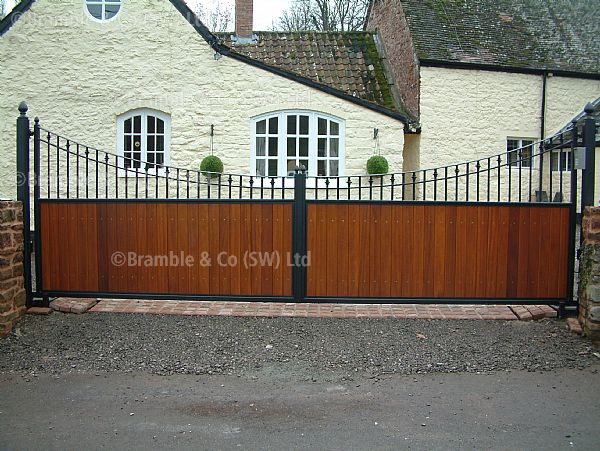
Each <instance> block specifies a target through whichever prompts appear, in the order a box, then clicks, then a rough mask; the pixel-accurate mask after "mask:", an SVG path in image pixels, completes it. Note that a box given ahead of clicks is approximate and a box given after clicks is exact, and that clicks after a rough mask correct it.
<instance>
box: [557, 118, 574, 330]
mask: <svg viewBox="0 0 600 451" xmlns="http://www.w3.org/2000/svg"><path fill="white" fill-rule="evenodd" d="M571 127H572V131H571V158H570V162H569V163H570V166H569V167H570V168H571V193H570V199H569V200H570V203H571V206H570V210H569V223H570V228H569V263H568V266H567V267H568V276H567V277H568V279H567V299H568V300H569V301H573V300H574V297H575V293H574V291H575V258H577V257H576V249H575V248H576V246H577V243H576V241H577V240H576V235H577V170H576V169H575V149H576V148H577V141H578V140H579V137H578V136H577V121H576V120H573V121H572V122H571ZM565 313H566V311H565V304H564V302H561V303H559V310H558V316H559V318H564V317H565Z"/></svg>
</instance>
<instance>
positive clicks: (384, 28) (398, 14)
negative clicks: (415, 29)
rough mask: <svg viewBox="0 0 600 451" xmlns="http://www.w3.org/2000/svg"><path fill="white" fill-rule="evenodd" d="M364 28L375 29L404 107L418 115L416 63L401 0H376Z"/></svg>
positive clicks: (417, 64)
mask: <svg viewBox="0 0 600 451" xmlns="http://www.w3.org/2000/svg"><path fill="white" fill-rule="evenodd" d="M367 29H368V30H370V31H377V33H378V35H379V37H380V39H381V41H382V44H383V45H384V47H385V56H386V58H387V62H388V63H389V69H390V71H391V72H392V75H393V82H394V85H395V87H396V89H397V90H398V93H399V94H400V98H401V100H402V103H403V104H404V107H405V108H406V109H407V110H408V111H409V112H410V113H411V114H412V115H413V116H415V117H419V63H418V61H417V55H416V53H415V49H414V46H413V41H412V36H411V34H410V30H409V28H408V22H407V20H406V16H405V14H404V11H403V10H402V5H401V3H400V0H376V1H375V2H373V5H372V7H371V13H370V15H369V21H368V24H367Z"/></svg>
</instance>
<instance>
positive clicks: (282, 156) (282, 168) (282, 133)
mask: <svg viewBox="0 0 600 451" xmlns="http://www.w3.org/2000/svg"><path fill="white" fill-rule="evenodd" d="M278 117H279V124H278V126H277V133H278V135H277V143H278V144H277V175H279V176H286V175H287V160H286V159H287V142H286V134H287V130H286V125H285V122H286V119H287V117H286V114H285V113H279V115H278Z"/></svg>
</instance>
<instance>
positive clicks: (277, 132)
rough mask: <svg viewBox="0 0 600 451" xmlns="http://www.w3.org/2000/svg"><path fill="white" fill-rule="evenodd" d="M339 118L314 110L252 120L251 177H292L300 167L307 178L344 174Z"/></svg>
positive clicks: (341, 122)
mask: <svg viewBox="0 0 600 451" xmlns="http://www.w3.org/2000/svg"><path fill="white" fill-rule="evenodd" d="M344 134H345V125H344V121H343V120H342V119H339V118H336V117H333V116H330V115H327V114H323V113H317V112H314V111H280V112H277V113H271V114H267V115H263V116H259V117H256V118H254V119H253V120H252V164H251V166H252V167H251V170H252V173H253V174H256V175H258V176H268V177H282V176H293V175H294V170H295V168H296V167H297V166H301V165H302V166H304V167H306V168H307V170H308V175H310V176H326V177H337V176H342V175H344V170H345V164H344Z"/></svg>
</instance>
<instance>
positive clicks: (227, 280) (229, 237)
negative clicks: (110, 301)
mask: <svg viewBox="0 0 600 451" xmlns="http://www.w3.org/2000/svg"><path fill="white" fill-rule="evenodd" d="M40 211H41V223H42V231H41V239H42V256H43V258H42V278H43V280H42V285H43V289H44V291H48V292H64V293H67V292H73V293H102V294H110V293H115V294H119V293H120V294H155V295H170V294H172V295H178V294H179V295H198V296H212V295H214V296H230V295H231V296H236V295H240V296H277V297H288V296H291V295H292V281H291V278H292V275H291V272H292V268H291V266H289V265H288V260H289V255H290V254H291V252H292V238H291V236H292V205H291V203H269V202H264V203H253V202H248V203H232V202H226V203H218V202H211V203H200V202H168V201H165V202H160V201H159V202H94V201H90V202H61V201H43V202H42V203H41V205H40ZM251 253H255V254H251ZM117 254H118V255H120V257H118V258H121V259H124V261H123V262H121V261H117V260H115V255H117ZM130 255H134V256H135V258H136V261H135V263H134V264H131V261H130ZM171 255H173V256H175V257H176V258H177V259H178V261H177V264H173V261H170V260H169V262H168V263H167V264H166V265H164V264H159V265H156V264H154V263H147V262H149V261H150V260H149V259H151V258H155V257H157V256H166V257H167V258H168V259H170V258H171ZM253 255H254V256H255V258H265V256H266V258H270V259H272V261H271V262H269V261H267V262H266V264H264V265H256V266H255V265H253V260H252V256H253ZM219 257H220V258H219ZM186 258H190V259H191V260H190V261H191V264H186V263H185V259H186ZM120 263H123V264H120ZM222 263H223V265H222ZM261 266H262V267H261Z"/></svg>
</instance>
